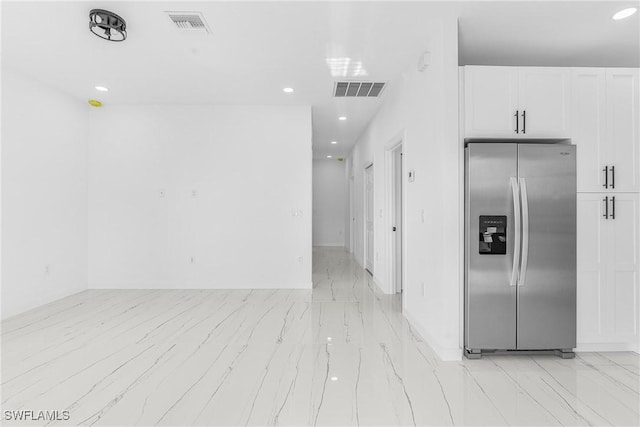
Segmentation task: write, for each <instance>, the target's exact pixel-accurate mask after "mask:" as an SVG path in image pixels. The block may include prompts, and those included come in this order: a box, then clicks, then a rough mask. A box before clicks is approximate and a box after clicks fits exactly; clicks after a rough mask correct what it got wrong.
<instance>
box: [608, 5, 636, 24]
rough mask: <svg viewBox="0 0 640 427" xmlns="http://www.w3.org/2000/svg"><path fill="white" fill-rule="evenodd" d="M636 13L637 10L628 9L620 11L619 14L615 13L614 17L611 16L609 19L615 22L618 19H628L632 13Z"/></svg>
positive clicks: (633, 8)
mask: <svg viewBox="0 0 640 427" xmlns="http://www.w3.org/2000/svg"><path fill="white" fill-rule="evenodd" d="M637 11H638V9H637V8H635V7H630V8H627V9H622V10H621V11H620V12H618V13H616V14H615V15H613V16H612V17H611V18H612V19H615V20H616V21H617V20H620V19H624V18H628V17H630V16H631V15H633V14H634V13H636V12H637Z"/></svg>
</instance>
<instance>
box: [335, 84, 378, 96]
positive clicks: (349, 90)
mask: <svg viewBox="0 0 640 427" xmlns="http://www.w3.org/2000/svg"><path fill="white" fill-rule="evenodd" d="M385 85H386V83H384V82H336V83H335V85H334V87H333V96H334V97H337V98H341V97H360V98H362V97H368V98H372V97H373V98H377V97H379V96H380V93H382V89H384V87H385Z"/></svg>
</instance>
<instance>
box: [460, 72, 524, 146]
mask: <svg viewBox="0 0 640 427" xmlns="http://www.w3.org/2000/svg"><path fill="white" fill-rule="evenodd" d="M464 82H465V84H464V92H465V129H466V134H465V136H467V137H469V136H477V137H488V138H492V137H493V138H513V137H515V136H516V135H517V134H516V121H517V119H516V117H515V114H516V110H517V109H518V69H517V68H514V67H465V69H464Z"/></svg>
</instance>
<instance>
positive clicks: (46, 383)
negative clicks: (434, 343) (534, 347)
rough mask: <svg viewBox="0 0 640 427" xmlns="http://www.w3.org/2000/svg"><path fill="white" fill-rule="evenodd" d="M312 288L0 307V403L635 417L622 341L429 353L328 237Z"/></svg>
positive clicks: (78, 417) (83, 420) (135, 416)
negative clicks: (456, 355) (602, 349)
mask: <svg viewBox="0 0 640 427" xmlns="http://www.w3.org/2000/svg"><path fill="white" fill-rule="evenodd" d="M313 256H314V265H313V283H314V285H313V286H314V287H313V290H312V291H303V290H260V291H258V290H234V291H231V290H187V291H185V290H131V291H122V290H104V291H103V290H88V291H84V292H81V293H78V294H75V295H73V296H70V297H67V298H64V299H62V300H58V301H56V302H54V303H51V304H48V305H46V306H43V307H41V308H38V309H35V310H32V311H29V312H27V313H24V314H21V315H18V316H15V317H13V318H10V319H8V320H7V321H4V322H3V323H2V410H3V414H4V415H5V422H4V424H6V425H44V424H46V422H42V421H39V422H36V421H31V422H25V421H23V422H17V421H16V422H7V421H6V413H5V412H6V411H20V410H23V411H24V410H32V411H35V412H37V411H41V410H42V411H44V410H48V411H53V410H57V411H60V412H61V411H64V410H68V411H69V416H70V419H69V420H68V421H60V422H54V423H52V424H50V425H78V424H82V425H298V426H301V425H334V426H337V425H340V426H342V425H389V426H396V425H409V426H411V425H438V426H439V425H491V426H494V425H612V424H613V425H638V424H639V423H640V416H639V414H640V399H639V392H640V376H639V375H640V357H639V356H638V355H636V354H634V353H579V354H577V356H576V358H575V359H574V360H563V359H560V358H557V357H553V356H538V357H530V356H515V357H505V356H493V357H485V358H483V359H481V360H474V361H469V360H463V361H461V362H440V361H439V360H438V359H437V358H436V356H435V355H434V354H433V353H432V352H431V350H430V349H429V347H428V346H427V345H426V344H425V343H424V342H423V341H422V340H421V339H420V338H419V336H418V335H417V334H416V333H415V332H414V331H413V330H412V329H411V328H410V327H409V325H408V323H407V321H406V320H404V318H403V316H402V314H401V303H400V297H399V296H391V295H384V294H382V293H381V292H380V290H379V289H377V288H376V287H375V285H374V284H373V282H372V280H371V279H370V276H369V275H368V274H367V273H366V272H364V270H362V269H361V268H360V267H359V266H358V265H357V264H356V263H355V261H354V260H353V258H352V257H351V256H350V255H348V254H347V253H346V252H345V251H344V249H342V248H314V252H313Z"/></svg>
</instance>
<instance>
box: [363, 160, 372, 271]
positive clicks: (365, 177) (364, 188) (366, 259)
mask: <svg viewBox="0 0 640 427" xmlns="http://www.w3.org/2000/svg"><path fill="white" fill-rule="evenodd" d="M369 168H373V161H368V162H365V163H364V167H363V168H362V177H363V179H362V183H363V184H364V185H363V195H364V197H363V201H364V205H363V209H362V212H363V215H362V217H363V218H362V219H363V221H362V225H363V237H364V238H363V243H364V245H363V247H362V263H363V266H362V267H363V268H364V269H365V270H367V271H368V272H369V273H370V274H371V276H373V271H371V270H373V265H374V261H375V256H372V258H373V259H371V260H370V261H371V270H369V269H368V268H367V264H368V261H369V259H368V258H367V249H368V244H369V241H368V239H367V205H368V203H369V197H368V195H367V173H368V172H367V170H368V169H369ZM371 173H372V174H373V173H374V170H373V169H371ZM371 178H372V181H374V180H373V178H374V177H373V175H372V176H371ZM374 189H375V185H374V184H372V189H371V193H372V195H371V198H372V199H373V200H371V219H372V221H373V222H374V227H373V230H372V233H371V234H373V233H374V232H375V221H374V220H375V207H374V205H373V202H374V200H375V197H374V196H373V190H374ZM372 243H375V240H374V239H373V238H372ZM373 249H374V252H375V246H374V247H373Z"/></svg>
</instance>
